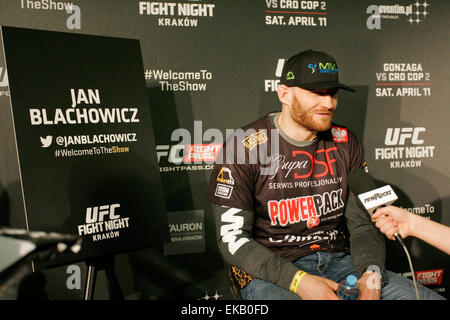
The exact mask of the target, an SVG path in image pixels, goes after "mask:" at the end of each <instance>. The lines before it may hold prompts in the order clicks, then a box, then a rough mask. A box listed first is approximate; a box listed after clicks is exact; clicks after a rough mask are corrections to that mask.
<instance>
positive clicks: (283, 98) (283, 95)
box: [277, 84, 291, 105]
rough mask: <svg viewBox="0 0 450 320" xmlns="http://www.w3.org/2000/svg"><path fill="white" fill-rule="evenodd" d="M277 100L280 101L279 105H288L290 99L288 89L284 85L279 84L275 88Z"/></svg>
mask: <svg viewBox="0 0 450 320" xmlns="http://www.w3.org/2000/svg"><path fill="white" fill-rule="evenodd" d="M277 94H278V100H280V102H281V104H287V105H289V104H290V101H291V97H290V93H289V88H288V87H287V86H285V85H284V84H279V85H278V88H277Z"/></svg>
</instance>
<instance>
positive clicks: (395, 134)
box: [384, 127, 426, 146]
mask: <svg viewBox="0 0 450 320" xmlns="http://www.w3.org/2000/svg"><path fill="white" fill-rule="evenodd" d="M425 131H426V129H425V128H424V127H417V128H387V130H386V137H385V139H384V144H385V145H387V146H396V145H399V146H403V145H404V144H405V142H406V141H407V140H408V139H410V140H411V143H412V144H423V142H424V141H423V140H422V139H419V134H420V133H421V132H425Z"/></svg>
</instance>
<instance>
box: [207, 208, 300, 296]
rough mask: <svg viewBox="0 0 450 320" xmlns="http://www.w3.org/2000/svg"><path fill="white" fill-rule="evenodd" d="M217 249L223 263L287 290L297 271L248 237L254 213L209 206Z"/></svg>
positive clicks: (294, 267)
mask: <svg viewBox="0 0 450 320" xmlns="http://www.w3.org/2000/svg"><path fill="white" fill-rule="evenodd" d="M212 209H213V212H214V216H215V224H216V230H217V232H216V234H217V240H218V247H219V250H220V253H221V254H222V257H223V258H224V260H225V261H226V262H227V263H229V264H231V265H234V266H237V267H239V268H241V269H242V270H244V271H245V272H246V273H248V274H250V275H252V276H254V277H256V278H259V279H263V280H266V281H270V282H273V283H274V284H276V285H278V286H280V287H282V288H285V289H289V286H290V283H291V281H292V279H293V277H294V275H295V274H296V273H297V271H298V270H299V269H298V268H297V267H296V266H294V264H293V263H291V262H289V261H287V260H286V259H284V258H282V257H281V256H279V255H277V254H275V253H274V252H272V251H271V250H269V249H268V248H266V247H264V246H263V245H262V244H260V243H259V242H257V241H256V240H254V239H253V238H252V236H251V233H252V229H253V220H254V214H253V212H250V211H246V210H242V209H238V208H230V207H224V206H219V205H217V204H212Z"/></svg>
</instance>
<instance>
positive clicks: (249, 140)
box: [242, 130, 269, 150]
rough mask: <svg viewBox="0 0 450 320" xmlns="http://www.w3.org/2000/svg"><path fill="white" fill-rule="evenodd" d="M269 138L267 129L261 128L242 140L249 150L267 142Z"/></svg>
mask: <svg viewBox="0 0 450 320" xmlns="http://www.w3.org/2000/svg"><path fill="white" fill-rule="evenodd" d="M267 140H269V139H268V138H267V133H266V131H265V130H260V131H258V132H256V133H252V134H251V135H249V136H247V137H245V139H244V140H242V144H243V145H244V146H245V147H246V148H247V149H249V150H252V149H254V148H255V147H256V146H257V145H259V144H263V143H266V142H267Z"/></svg>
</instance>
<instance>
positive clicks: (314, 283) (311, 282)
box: [297, 274, 339, 300]
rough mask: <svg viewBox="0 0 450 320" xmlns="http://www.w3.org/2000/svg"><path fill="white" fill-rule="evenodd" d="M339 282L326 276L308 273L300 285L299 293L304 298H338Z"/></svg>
mask: <svg viewBox="0 0 450 320" xmlns="http://www.w3.org/2000/svg"><path fill="white" fill-rule="evenodd" d="M338 286H339V285H338V284H337V283H336V282H334V281H332V280H329V279H327V278H324V277H319V276H314V275H312V274H307V275H305V276H304V277H303V279H302V280H301V281H300V284H299V285H298V289H297V294H298V295H299V297H300V298H302V300H338V297H337V296H336V293H335V291H336V290H337V288H338Z"/></svg>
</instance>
